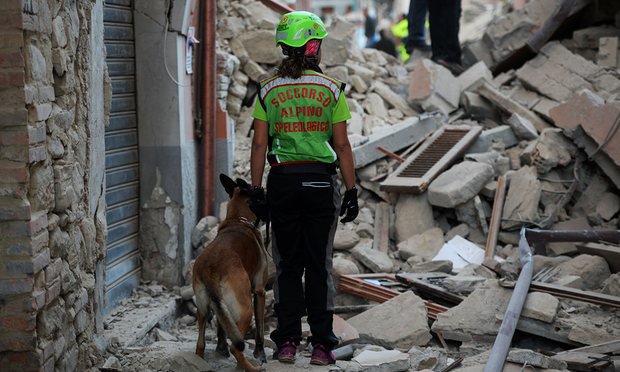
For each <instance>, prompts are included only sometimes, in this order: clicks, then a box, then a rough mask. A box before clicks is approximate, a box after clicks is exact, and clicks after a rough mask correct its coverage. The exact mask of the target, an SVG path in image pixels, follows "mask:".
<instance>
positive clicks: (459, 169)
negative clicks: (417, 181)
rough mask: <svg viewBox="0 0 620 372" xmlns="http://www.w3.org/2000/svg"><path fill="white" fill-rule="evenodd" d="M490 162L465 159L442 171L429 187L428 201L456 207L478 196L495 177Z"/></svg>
mask: <svg viewBox="0 0 620 372" xmlns="http://www.w3.org/2000/svg"><path fill="white" fill-rule="evenodd" d="M493 173H494V172H493V167H491V166H490V165H488V164H483V163H478V162H472V161H464V162H462V163H458V164H456V165H454V166H453V167H452V168H450V169H448V170H447V171H446V172H444V173H442V174H441V175H440V176H439V177H437V179H435V180H434V181H433V182H432V183H431V184H430V186H429V187H428V201H429V203H431V204H432V205H434V206H438V207H443V208H454V207H456V206H457V205H460V204H463V203H465V202H467V201H468V200H470V199H472V198H473V197H474V196H476V195H477V194H478V193H479V192H480V190H482V188H483V187H484V185H486V184H487V183H488V182H489V181H490V180H491V178H492V177H493Z"/></svg>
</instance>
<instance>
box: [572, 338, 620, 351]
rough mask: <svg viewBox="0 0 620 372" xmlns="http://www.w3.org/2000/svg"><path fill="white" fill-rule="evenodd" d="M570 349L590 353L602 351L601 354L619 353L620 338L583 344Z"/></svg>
mask: <svg viewBox="0 0 620 372" xmlns="http://www.w3.org/2000/svg"><path fill="white" fill-rule="evenodd" d="M570 351H583V352H589V353H600V354H607V353H612V354H618V353H620V340H614V341H608V342H603V343H600V344H596V345H588V346H583V347H580V348H577V349H572V350H570Z"/></svg>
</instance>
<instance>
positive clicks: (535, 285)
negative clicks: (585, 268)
mask: <svg viewBox="0 0 620 372" xmlns="http://www.w3.org/2000/svg"><path fill="white" fill-rule="evenodd" d="M532 291H538V292H544V293H549V294H552V295H554V296H556V297H562V298H568V299H572V300H577V301H583V302H587V303H591V304H596V305H605V306H611V307H615V308H620V297H617V296H611V295H606V294H603V293H598V292H592V291H584V290H581V289H575V288H569V287H564V286H561V285H557V284H550V283H541V282H532V283H531V284H530V292H532Z"/></svg>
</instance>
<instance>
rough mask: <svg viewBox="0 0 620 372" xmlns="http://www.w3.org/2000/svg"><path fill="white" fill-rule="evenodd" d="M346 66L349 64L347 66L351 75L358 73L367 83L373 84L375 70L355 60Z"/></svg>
mask: <svg viewBox="0 0 620 372" xmlns="http://www.w3.org/2000/svg"><path fill="white" fill-rule="evenodd" d="M345 66H347V68H348V69H349V75H350V76H356V75H357V76H359V77H360V78H362V80H363V81H364V83H366V85H369V86H370V85H372V82H373V79H374V77H375V72H374V71H373V70H371V69H368V68H366V67H364V66H361V65H359V64H357V63H353V62H347V63H346V64H345Z"/></svg>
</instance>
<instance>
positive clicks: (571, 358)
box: [553, 351, 611, 371]
mask: <svg viewBox="0 0 620 372" xmlns="http://www.w3.org/2000/svg"><path fill="white" fill-rule="evenodd" d="M553 359H557V360H562V361H565V362H566V365H567V367H568V369H569V370H571V371H598V370H602V369H603V368H605V367H606V366H609V365H611V362H610V361H609V356H608V355H605V354H598V353H587V352H579V351H567V352H563V353H558V354H556V355H554V356H553ZM597 359H607V360H606V361H603V360H600V361H599V360H597Z"/></svg>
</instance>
